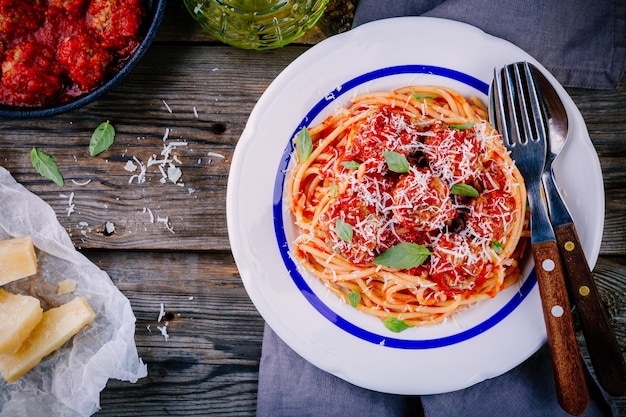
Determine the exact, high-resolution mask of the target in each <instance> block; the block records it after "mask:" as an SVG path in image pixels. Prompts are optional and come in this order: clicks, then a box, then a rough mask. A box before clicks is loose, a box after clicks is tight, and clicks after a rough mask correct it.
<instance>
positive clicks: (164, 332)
mask: <svg viewBox="0 0 626 417" xmlns="http://www.w3.org/2000/svg"><path fill="white" fill-rule="evenodd" d="M168 324H169V323H168V322H165V324H164V325H163V326H157V329H159V330H160V331H161V335H163V337H164V338H165V341H166V342H167V340H168V339H169V338H170V335H169V334H167V325H168Z"/></svg>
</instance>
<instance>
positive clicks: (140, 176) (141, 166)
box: [128, 156, 146, 184]
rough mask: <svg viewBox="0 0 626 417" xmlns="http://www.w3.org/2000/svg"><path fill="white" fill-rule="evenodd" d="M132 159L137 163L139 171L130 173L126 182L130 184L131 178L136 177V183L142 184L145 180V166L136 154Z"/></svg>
mask: <svg viewBox="0 0 626 417" xmlns="http://www.w3.org/2000/svg"><path fill="white" fill-rule="evenodd" d="M133 160H134V161H135V162H137V164H138V165H139V169H140V172H139V174H135V175H132V176H131V177H130V178H129V179H128V183H129V184H131V183H132V182H133V180H134V179H136V180H137V184H143V183H144V182H146V166H145V165H144V163H143V162H141V161H140V160H139V159H138V158H137V157H136V156H133Z"/></svg>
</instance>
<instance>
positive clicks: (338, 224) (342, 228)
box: [335, 219, 352, 242]
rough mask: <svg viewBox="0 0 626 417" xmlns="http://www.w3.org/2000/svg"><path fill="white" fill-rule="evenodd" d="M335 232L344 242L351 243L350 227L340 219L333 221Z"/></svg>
mask: <svg viewBox="0 0 626 417" xmlns="http://www.w3.org/2000/svg"><path fill="white" fill-rule="evenodd" d="M335 232H337V236H339V239H341V240H343V241H344V242H352V226H350V225H349V224H348V223H346V222H344V221H343V220H341V219H337V220H336V221H335Z"/></svg>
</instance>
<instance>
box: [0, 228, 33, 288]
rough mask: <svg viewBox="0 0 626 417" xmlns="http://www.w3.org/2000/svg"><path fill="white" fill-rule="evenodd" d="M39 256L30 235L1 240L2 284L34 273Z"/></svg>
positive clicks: (0, 271) (0, 269) (0, 264)
mask: <svg viewBox="0 0 626 417" xmlns="http://www.w3.org/2000/svg"><path fill="white" fill-rule="evenodd" d="M36 272H37V256H36V255H35V247H34V246H33V240H32V239H31V238H30V237H28V236H27V237H18V238H12V239H5V240H2V241H0V285H4V284H7V283H9V282H11V281H15V280H18V279H20V278H25V277H28V276H30V275H34V274H35V273H36Z"/></svg>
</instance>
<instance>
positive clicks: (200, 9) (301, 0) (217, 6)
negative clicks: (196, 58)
mask: <svg viewBox="0 0 626 417" xmlns="http://www.w3.org/2000/svg"><path fill="white" fill-rule="evenodd" d="M184 1H185V6H186V7H187V10H188V11H189V13H191V15H192V16H193V17H194V18H195V19H196V20H197V21H198V22H200V24H201V25H202V27H203V28H204V29H205V30H206V31H207V32H208V33H209V34H210V35H212V36H214V37H215V38H217V39H220V40H221V41H222V42H224V43H227V44H229V45H232V46H236V47H238V48H244V49H273V48H279V47H281V46H284V45H287V44H288V43H290V42H293V41H294V40H296V39H298V38H300V37H301V36H302V35H304V33H305V32H306V31H307V30H308V29H310V28H311V27H312V26H313V25H315V23H316V22H317V20H318V19H319V18H320V16H321V15H322V13H324V8H325V7H326V4H327V3H328V1H329V0H184Z"/></svg>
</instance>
